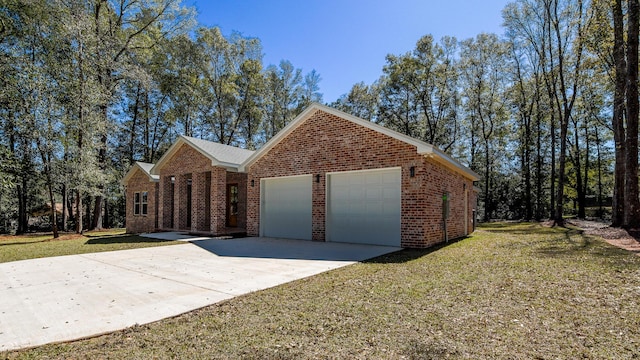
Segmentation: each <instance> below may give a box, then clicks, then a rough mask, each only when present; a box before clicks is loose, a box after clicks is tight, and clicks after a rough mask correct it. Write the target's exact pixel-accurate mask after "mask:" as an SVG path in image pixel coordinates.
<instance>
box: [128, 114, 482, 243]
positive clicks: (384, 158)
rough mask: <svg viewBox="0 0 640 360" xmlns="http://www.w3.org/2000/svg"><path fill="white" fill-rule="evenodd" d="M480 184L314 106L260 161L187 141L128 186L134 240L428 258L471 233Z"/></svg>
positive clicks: (405, 141)
mask: <svg viewBox="0 0 640 360" xmlns="http://www.w3.org/2000/svg"><path fill="white" fill-rule="evenodd" d="M476 180H478V175H477V174H475V173H474V172H473V171H471V170H469V169H468V168H466V167H464V166H463V165H461V164H460V163H458V162H457V161H455V160H454V159H452V158H451V157H450V156H448V155H447V154H445V153H444V152H442V151H441V150H439V149H438V148H436V147H434V146H432V145H430V144H427V143H424V142H422V141H419V140H416V139H413V138H411V137H408V136H405V135H402V134H400V133H397V132H395V131H392V130H389V129H387V128H384V127H382V126H379V125H377V124H374V123H372V122H369V121H366V120H363V119H360V118H357V117H354V116H351V115H349V114H346V113H343V112H341V111H338V110H336V109H333V108H330V107H327V106H323V105H319V104H313V105H311V106H310V107H308V108H307V109H306V110H305V111H303V112H302V113H301V114H300V115H299V116H298V117H297V118H295V119H294V120H293V121H292V122H291V123H290V124H289V125H287V126H286V127H285V128H284V129H283V130H282V131H280V132H279V133H278V134H276V136H274V137H273V138H272V139H271V140H270V141H269V142H267V143H266V144H265V145H264V146H263V147H262V148H261V149H260V150H258V151H255V152H253V151H248V150H243V149H239V148H236V147H232V146H227V145H222V144H217V143H213V142H209V141H204V140H199V139H194V138H190V137H185V136H182V137H180V138H179V139H178V140H177V141H176V143H175V144H173V145H172V146H171V148H170V149H169V151H167V153H166V154H165V155H164V156H163V157H162V158H161V159H160V160H159V161H158V163H157V164H155V165H152V164H143V163H136V165H134V167H133V168H132V169H131V170H130V171H129V173H128V174H127V175H126V176H125V178H124V179H123V184H124V185H125V186H126V188H127V231H129V232H145V231H163V230H180V231H188V232H194V233H207V234H212V235H221V234H230V233H246V234H247V235H249V236H265V237H278V238H290V239H300V240H315V241H334V242H349V243H366V244H379V245H391V246H402V247H416V248H423V247H428V246H431V245H433V244H436V243H439V242H442V241H444V240H445V239H453V238H459V237H463V236H465V235H467V234H469V233H470V232H471V231H473V213H474V212H475V204H476V198H477V192H476V191H475V190H474V187H473V182H474V181H476Z"/></svg>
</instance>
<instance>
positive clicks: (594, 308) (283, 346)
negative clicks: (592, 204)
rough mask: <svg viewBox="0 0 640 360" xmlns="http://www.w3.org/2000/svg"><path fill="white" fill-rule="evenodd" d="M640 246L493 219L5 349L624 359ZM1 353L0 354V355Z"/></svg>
mask: <svg viewBox="0 0 640 360" xmlns="http://www.w3.org/2000/svg"><path fill="white" fill-rule="evenodd" d="M638 314H640V257H638V256H634V255H631V254H629V253H627V252H625V251H624V250H621V249H618V248H615V247H613V246H611V245H609V244H607V243H605V242H603V241H600V240H597V239H594V238H591V237H588V236H585V235H583V234H582V233H581V232H580V231H578V230H576V229H557V228H544V227H541V226H539V225H537V224H526V223H525V224H491V225H490V226H486V227H483V228H481V229H480V230H478V231H477V232H476V233H475V234H474V236H472V237H470V238H467V239H464V240H462V241H459V242H456V243H453V244H450V245H448V246H443V247H439V248H435V249H431V250H426V251H418V250H404V251H401V252H398V253H394V254H390V255H387V256H383V257H380V258H377V259H374V260H372V261H369V262H366V263H360V264H356V265H353V266H348V267H345V268H341V269H337V270H334V271H330V272H327V273H323V274H320V275H318V276H314V277H310V278H306V279H302V280H299V281H295V282H292V283H288V284H285V285H282V286H279V287H276V288H272V289H268V290H265V291H260V292H256V293H253V294H248V295H245V296H241V297H238V298H235V299H232V300H229V301H225V302H223V303H220V304H217V305H214V306H210V307H206V308H203V309H200V310H197V311H194V312H191V313H188V314H185V315H182V316H178V317H176V318H172V319H168V320H163V321H160V322H157V323H153V324H149V325H144V326H136V327H133V328H130V329H126V330H124V331H120V332H116V333H113V334H109V335H105V336H101V337H96V338H93V339H88V340H83V341H78V342H72V343H67V344H58V345H48V346H42V347H38V348H35V349H31V350H26V351H16V352H10V353H6V354H2V355H3V356H6V357H8V358H10V359H16V358H97V359H103V358H158V359H168V358H190V359H229V358H254V359H299V358H303V359H304V358H318V359H336V358H338V359H344V358H355V359H371V358H383V359H387V358H390V359H396V358H398V359H402V358H405V359H442V358H452V359H458V358H460V359H500V358H504V359H532V358H539V359H550V358H553V359H556V358H560V359H575V358H587V359H607V358H609V359H625V358H634V357H637V356H639V354H640V316H638ZM0 357H2V356H0Z"/></svg>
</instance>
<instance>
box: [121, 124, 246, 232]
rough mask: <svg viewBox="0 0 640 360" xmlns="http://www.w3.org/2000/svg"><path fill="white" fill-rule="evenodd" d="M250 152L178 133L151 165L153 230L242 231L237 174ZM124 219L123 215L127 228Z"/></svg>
mask: <svg viewBox="0 0 640 360" xmlns="http://www.w3.org/2000/svg"><path fill="white" fill-rule="evenodd" d="M252 153H253V151H250V150H245V149H240V148H237V147H233V146H228V145H223V144H218V143H214V142H211V141H206V140H201V139H196V138H192V137H188V136H180V137H179V138H178V140H177V141H176V142H175V143H174V144H173V145H171V147H170V148H169V150H167V152H166V153H165V154H164V155H163V156H162V157H161V158H160V160H158V162H157V163H156V164H155V165H154V166H153V167H152V168H151V169H150V173H151V174H153V176H157V177H158V180H157V181H158V185H157V193H158V206H157V211H156V214H157V221H156V223H157V226H156V228H155V229H156V230H167V231H168V230H173V231H175V230H180V231H188V232H191V233H202V234H211V235H222V234H231V233H245V226H246V225H245V224H246V208H247V197H246V189H247V174H243V173H239V172H238V167H239V165H240V163H242V162H243V161H244V160H246V159H247V158H248V157H249V156H250V155H251V154H252ZM127 189H128V186H127ZM127 195H129V191H128V190H127ZM128 200H129V201H128V202H127V205H131V199H130V198H128ZM128 215H129V214H128V213H127V216H128ZM128 223H129V218H128V217H127V231H130V230H129V226H128ZM130 232H134V231H133V230H131V231H130Z"/></svg>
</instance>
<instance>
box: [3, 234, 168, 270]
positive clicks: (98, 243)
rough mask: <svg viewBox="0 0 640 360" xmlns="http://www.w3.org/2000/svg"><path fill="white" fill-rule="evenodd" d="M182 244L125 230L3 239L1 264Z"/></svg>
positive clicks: (8, 237)
mask: <svg viewBox="0 0 640 360" xmlns="http://www.w3.org/2000/svg"><path fill="white" fill-rule="evenodd" d="M179 243H180V242H178V241H163V240H158V239H150V238H146V237H141V236H137V235H131V234H125V229H110V230H104V231H90V232H87V233H85V234H84V235H80V234H64V233H62V234H61V235H60V237H59V238H57V239H54V238H53V236H52V235H51V234H32V235H22V236H0V263H4V262H9V261H17V260H26V259H37V258H43V257H50V256H62V255H74V254H86V253H94V252H102V251H114V250H127V249H137V248H142V247H150V246H161V245H173V244H179Z"/></svg>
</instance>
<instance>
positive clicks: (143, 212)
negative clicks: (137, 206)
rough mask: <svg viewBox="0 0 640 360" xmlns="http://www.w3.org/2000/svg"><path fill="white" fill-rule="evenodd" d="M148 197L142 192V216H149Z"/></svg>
mask: <svg viewBox="0 0 640 360" xmlns="http://www.w3.org/2000/svg"><path fill="white" fill-rule="evenodd" d="M147 195H148V193H147V192H146V191H144V192H142V215H147V209H148V206H147Z"/></svg>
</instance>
